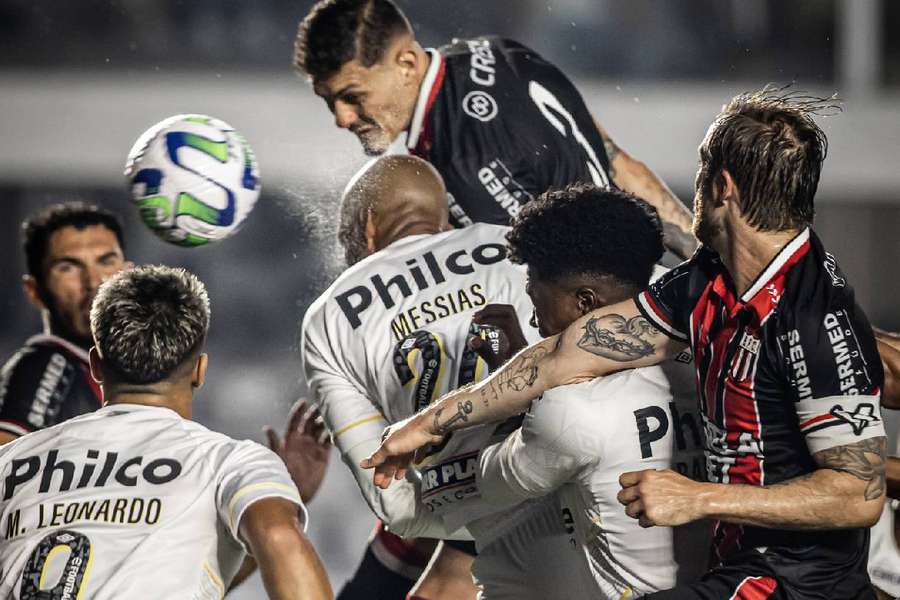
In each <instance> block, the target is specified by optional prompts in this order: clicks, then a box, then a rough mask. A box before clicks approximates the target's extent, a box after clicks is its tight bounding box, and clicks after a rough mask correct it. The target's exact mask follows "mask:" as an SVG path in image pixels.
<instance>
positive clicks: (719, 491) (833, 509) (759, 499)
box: [698, 469, 884, 530]
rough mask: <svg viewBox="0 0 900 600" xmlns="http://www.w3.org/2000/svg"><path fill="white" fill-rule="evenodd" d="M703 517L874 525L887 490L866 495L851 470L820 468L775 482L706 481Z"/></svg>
mask: <svg viewBox="0 0 900 600" xmlns="http://www.w3.org/2000/svg"><path fill="white" fill-rule="evenodd" d="M702 486H703V489H702V491H701V493H700V495H699V496H698V502H699V503H700V506H701V512H702V515H701V517H702V518H709V519H719V520H721V521H725V522H728V523H737V524H739V525H754V526H757V527H769V528H779V529H797V530H819V529H845V528H851V527H870V526H871V525H872V524H873V523H874V522H875V521H877V520H878V515H880V514H881V507H882V506H883V503H884V494H883V493H882V494H880V495H878V496H876V497H874V498H872V499H866V495H865V490H864V487H865V486H864V485H863V482H861V481H860V480H858V479H856V478H855V477H853V476H852V475H850V474H848V473H842V472H839V471H835V470H832V469H819V470H817V471H814V472H813V473H811V474H810V475H807V476H803V477H798V478H796V479H792V480H790V481H787V482H785V483H781V484H776V485H770V486H763V487H757V486H751V485H725V484H718V483H707V484H702Z"/></svg>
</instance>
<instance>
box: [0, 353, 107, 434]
mask: <svg viewBox="0 0 900 600" xmlns="http://www.w3.org/2000/svg"><path fill="white" fill-rule="evenodd" d="M101 403H102V395H101V392H100V386H99V385H98V384H97V382H96V381H94V379H93V378H92V377H91V372H90V366H89V364H88V353H87V352H86V351H85V350H84V349H83V348H79V347H78V346H76V345H74V344H72V343H71V342H68V341H67V340H64V339H62V338H60V337H57V336H55V335H36V336H34V337H31V338H29V340H28V341H27V342H25V346H23V347H22V348H21V349H20V350H19V351H18V352H16V353H15V354H14V355H13V356H12V358H10V359H9V360H8V361H7V363H6V364H5V365H4V366H3V369H2V370H0V431H6V432H9V433H12V434H15V435H25V434H26V433H29V432H31V431H35V430H37V429H44V428H46V427H50V426H52V425H56V424H57V423H62V422H63V421H66V420H68V419H71V418H72V417H77V416H78V415H82V414H84V413H88V412H92V411H95V410H97V409H98V408H100V406H101Z"/></svg>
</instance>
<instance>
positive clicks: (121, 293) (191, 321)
mask: <svg viewBox="0 0 900 600" xmlns="http://www.w3.org/2000/svg"><path fill="white" fill-rule="evenodd" d="M208 329H209V297H208V296H207V294H206V288H205V287H204V285H203V283H202V282H201V281H200V280H199V279H197V277H196V276H194V275H192V274H191V273H189V272H187V271H185V270H184V269H175V268H172V267H165V266H161V265H149V266H142V267H136V268H134V269H126V270H124V271H121V272H119V273H117V274H116V275H115V276H113V277H112V278H110V279H109V280H107V281H106V282H104V283H103V285H101V286H100V289H99V290H98V291H97V296H96V298H95V299H94V303H93V306H92V307H91V333H92V334H93V336H94V343H95V345H96V346H97V349H98V350H99V352H100V356H101V358H102V360H103V365H104V369H109V370H110V372H111V373H112V374H113V375H114V376H115V378H116V379H118V380H119V381H120V382H121V383H129V384H150V383H156V382H158V381H162V380H163V379H166V378H167V377H169V376H171V375H172V374H173V373H174V372H175V371H176V370H177V369H178V368H179V367H180V366H181V365H183V364H184V363H185V362H186V361H188V360H189V359H191V358H193V357H194V356H196V355H197V354H198V353H199V352H200V349H201V348H202V346H203V342H204V340H205V339H206V332H207V331H208Z"/></svg>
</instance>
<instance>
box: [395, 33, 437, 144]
mask: <svg viewBox="0 0 900 600" xmlns="http://www.w3.org/2000/svg"><path fill="white" fill-rule="evenodd" d="M415 52H416V54H418V55H419V58H420V60H418V61H417V63H416V64H417V65H418V66H417V68H416V86H415V87H416V93H415V95H413V97H412V99H411V100H412V103H411V104H410V107H409V111H408V113H409V118H408V119H407V120H406V124H405V125H404V126H403V129H402V130H401V131H409V128H410V127H412V120H413V116H414V115H415V114H416V104H418V102H419V95H420V94H421V93H422V85H423V84H424V83H425V74H426V73H427V72H428V68H429V67H430V66H431V54H430V53H429V52H426V51H425V49H424V48H422V46H420V45H419V44H418V43H416V50H415ZM398 135H399V134H398Z"/></svg>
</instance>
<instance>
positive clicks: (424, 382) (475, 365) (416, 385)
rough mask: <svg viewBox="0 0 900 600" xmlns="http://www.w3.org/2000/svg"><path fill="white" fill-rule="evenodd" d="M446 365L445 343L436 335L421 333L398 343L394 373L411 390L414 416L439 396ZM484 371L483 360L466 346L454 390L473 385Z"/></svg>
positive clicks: (426, 332) (411, 335) (395, 349)
mask: <svg viewBox="0 0 900 600" xmlns="http://www.w3.org/2000/svg"><path fill="white" fill-rule="evenodd" d="M419 358H420V359H421V365H422V368H421V371H419V370H417V369H416V359H419ZM446 362H447V353H446V351H445V345H444V339H443V337H442V336H441V335H440V334H438V333H432V332H430V331H425V330H424V329H420V330H419V331H414V332H412V333H410V334H409V335H407V336H406V337H405V338H403V339H402V340H400V341H399V342H397V345H396V346H395V347H394V370H395V371H396V372H397V377H399V378H400V383H401V384H402V385H403V387H404V388H412V389H413V407H412V408H413V412H418V411H420V410H421V409H423V408H425V407H426V406H428V405H429V404H431V403H432V402H434V401H435V400H437V398H438V396H440V395H441V392H442V389H443V387H442V386H441V383H442V382H443V380H444V375H445V373H444V370H445V368H446ZM486 367H487V365H486V363H485V362H484V360H482V358H481V357H479V356H478V354H477V353H476V352H475V351H474V350H471V349H470V348H469V347H468V345H466V346H465V347H464V348H463V351H462V358H461V360H460V363H459V372H458V373H457V377H456V386H454V387H462V386H464V385H467V384H469V383H472V382H473V381H475V380H476V378H478V376H479V375H481V374H482V373H484V372H485V370H486ZM448 391H449V388H448Z"/></svg>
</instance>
